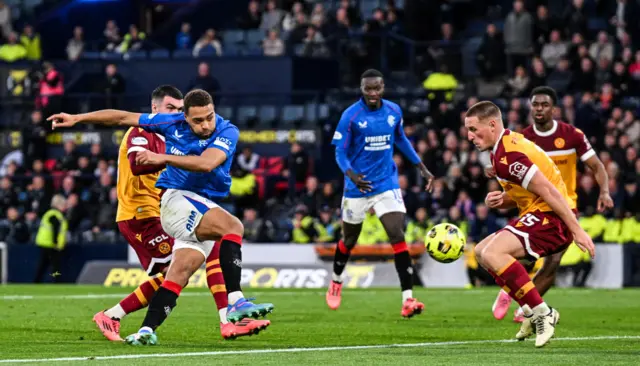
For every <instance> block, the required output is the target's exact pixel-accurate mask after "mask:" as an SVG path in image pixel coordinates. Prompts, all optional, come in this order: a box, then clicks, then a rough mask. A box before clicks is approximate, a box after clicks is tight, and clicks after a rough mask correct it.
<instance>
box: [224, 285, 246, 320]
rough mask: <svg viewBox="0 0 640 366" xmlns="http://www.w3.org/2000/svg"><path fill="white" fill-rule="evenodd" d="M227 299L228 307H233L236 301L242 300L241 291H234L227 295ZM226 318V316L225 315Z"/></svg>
mask: <svg viewBox="0 0 640 366" xmlns="http://www.w3.org/2000/svg"><path fill="white" fill-rule="evenodd" d="M228 296H229V297H228V299H229V305H235V303H237V302H238V300H240V299H242V298H243V297H244V295H243V294H242V291H234V292H231V293H229V295H228ZM225 317H226V314H225Z"/></svg>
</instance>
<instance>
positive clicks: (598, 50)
mask: <svg viewBox="0 0 640 366" xmlns="http://www.w3.org/2000/svg"><path fill="white" fill-rule="evenodd" d="M589 55H590V56H591V58H592V59H594V60H600V59H602V58H605V59H607V60H609V61H612V60H613V44H612V43H611V42H609V35H607V32H605V31H600V32H598V41H597V42H594V43H593V44H591V47H589Z"/></svg>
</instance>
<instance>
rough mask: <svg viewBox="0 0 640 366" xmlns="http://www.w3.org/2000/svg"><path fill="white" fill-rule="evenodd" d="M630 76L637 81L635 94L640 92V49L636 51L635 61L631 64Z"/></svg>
mask: <svg viewBox="0 0 640 366" xmlns="http://www.w3.org/2000/svg"><path fill="white" fill-rule="evenodd" d="M629 76H630V77H631V78H632V79H633V81H634V82H635V83H634V84H635V88H633V89H632V90H633V91H634V92H635V94H640V50H638V51H636V53H635V56H634V59H633V63H630V64H629Z"/></svg>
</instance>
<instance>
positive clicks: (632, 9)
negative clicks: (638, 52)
mask: <svg viewBox="0 0 640 366" xmlns="http://www.w3.org/2000/svg"><path fill="white" fill-rule="evenodd" d="M610 22H611V25H613V26H614V27H615V30H616V37H617V38H618V39H622V38H624V37H625V35H626V34H632V35H634V36H637V34H638V28H639V27H638V3H637V2H636V1H627V0H618V1H617V6H616V8H615V13H614V15H613V17H611V20H610ZM636 42H637V41H636Z"/></svg>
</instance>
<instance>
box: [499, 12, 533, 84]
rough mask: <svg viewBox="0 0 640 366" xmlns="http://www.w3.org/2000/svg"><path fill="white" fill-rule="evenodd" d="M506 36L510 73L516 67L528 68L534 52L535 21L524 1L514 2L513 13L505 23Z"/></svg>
mask: <svg viewBox="0 0 640 366" xmlns="http://www.w3.org/2000/svg"><path fill="white" fill-rule="evenodd" d="M504 35H505V36H504V43H505V45H506V54H507V65H508V66H507V68H508V70H509V72H511V71H513V70H514V69H515V68H516V66H526V65H527V64H528V62H527V58H528V57H529V56H530V55H531V53H532V52H533V42H532V41H533V19H532V18H531V15H530V14H529V13H528V12H527V11H526V10H525V9H524V3H523V2H522V0H516V1H514V2H513V11H512V12H511V13H509V15H507V19H506V20H505V22H504Z"/></svg>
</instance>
